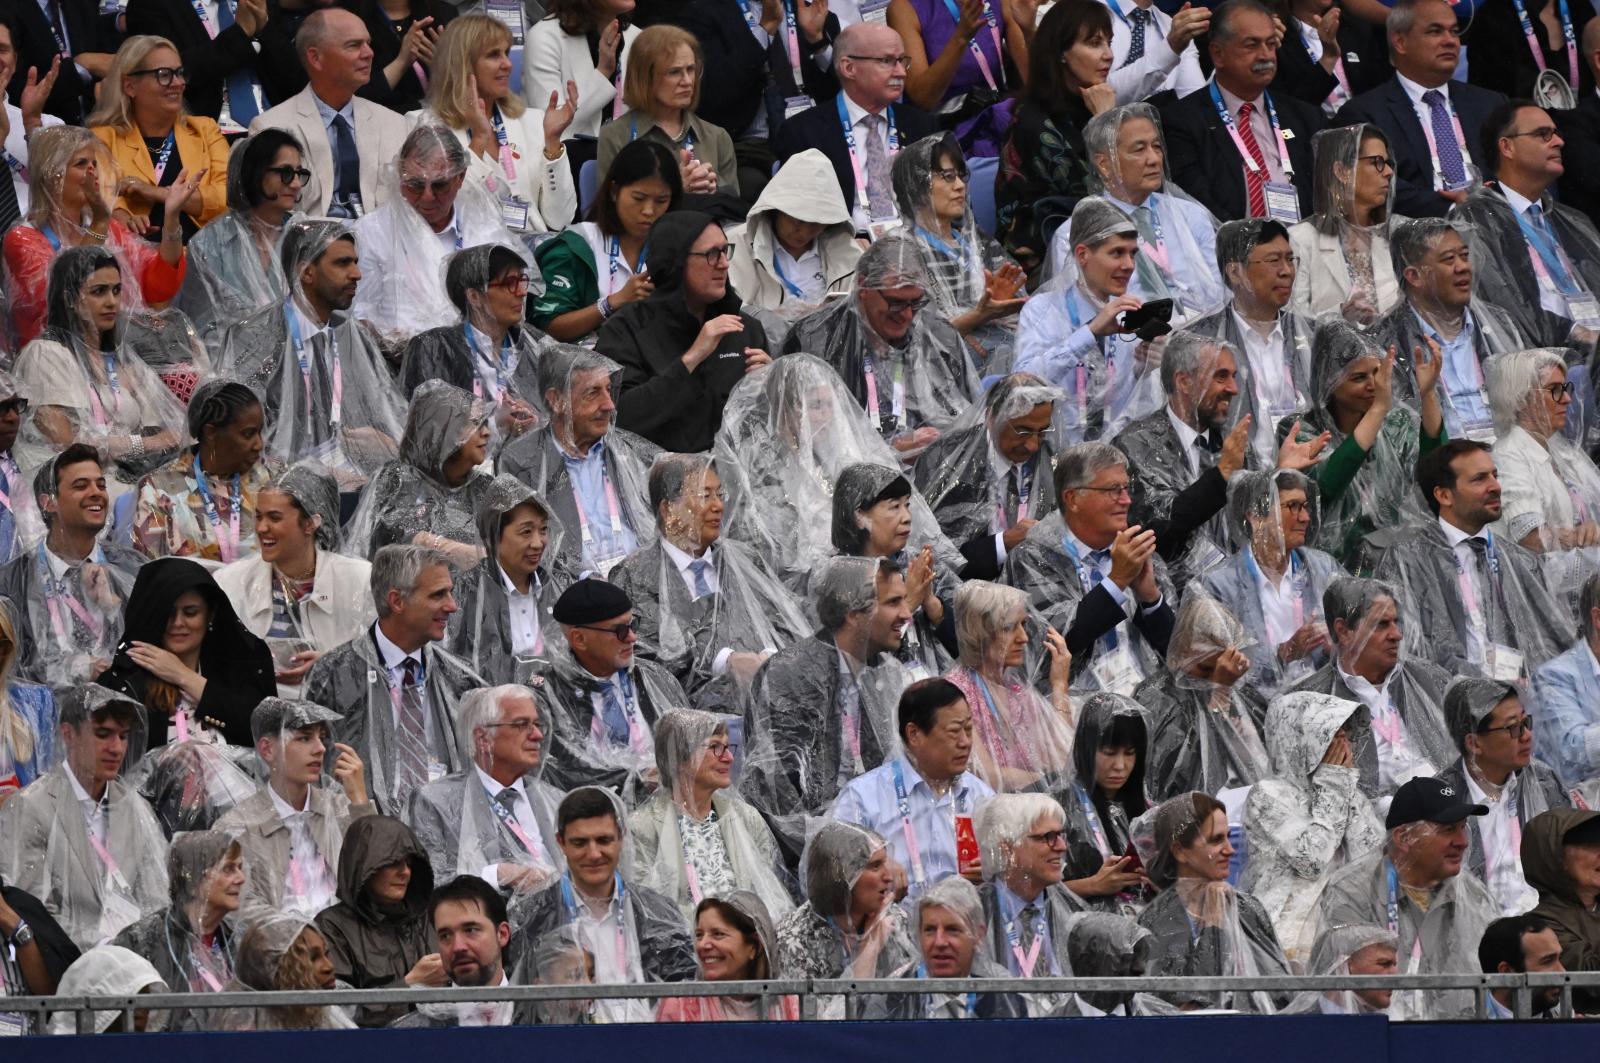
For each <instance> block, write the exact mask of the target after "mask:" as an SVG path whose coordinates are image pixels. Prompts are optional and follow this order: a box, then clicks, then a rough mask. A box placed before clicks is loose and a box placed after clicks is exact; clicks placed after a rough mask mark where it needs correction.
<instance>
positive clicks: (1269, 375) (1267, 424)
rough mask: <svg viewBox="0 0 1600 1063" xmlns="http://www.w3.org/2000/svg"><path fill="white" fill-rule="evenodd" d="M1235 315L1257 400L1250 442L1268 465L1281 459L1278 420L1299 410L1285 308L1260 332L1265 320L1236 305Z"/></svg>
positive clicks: (1254, 397)
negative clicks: (1288, 347)
mask: <svg viewBox="0 0 1600 1063" xmlns="http://www.w3.org/2000/svg"><path fill="white" fill-rule="evenodd" d="M1228 312H1229V313H1230V314H1232V315H1233V320H1234V324H1235V326H1236V327H1237V328H1238V329H1239V338H1240V339H1241V340H1242V341H1243V343H1244V358H1245V363H1246V365H1247V366H1248V367H1249V372H1250V390H1251V391H1252V392H1254V394H1253V395H1252V396H1251V397H1252V399H1253V400H1254V401H1255V408H1256V417H1255V424H1254V429H1253V431H1252V432H1251V436H1252V438H1251V440H1250V445H1251V446H1252V447H1253V448H1254V449H1255V452H1256V456H1257V457H1258V458H1260V459H1261V460H1262V463H1263V464H1265V465H1267V466H1268V467H1270V466H1273V465H1276V464H1277V459H1278V434H1277V433H1278V421H1279V420H1280V419H1281V418H1284V417H1287V416H1289V415H1290V414H1292V413H1294V412H1295V411H1296V410H1298V409H1300V407H1301V402H1300V392H1299V391H1298V390H1297V389H1296V388H1295V386H1294V373H1293V372H1292V371H1291V369H1290V368H1289V360H1290V358H1291V356H1292V352H1290V351H1288V350H1286V349H1285V340H1286V337H1285V336H1284V332H1283V311H1282V310H1280V311H1278V316H1277V317H1276V318H1275V319H1273V322H1272V327H1271V328H1270V329H1268V330H1267V331H1266V332H1264V333H1263V332H1262V331H1261V325H1262V324H1263V322H1257V321H1252V320H1251V319H1250V318H1247V317H1245V316H1244V315H1243V314H1241V313H1239V311H1238V308H1237V307H1236V306H1235V307H1233V308H1231V309H1229V311H1228Z"/></svg>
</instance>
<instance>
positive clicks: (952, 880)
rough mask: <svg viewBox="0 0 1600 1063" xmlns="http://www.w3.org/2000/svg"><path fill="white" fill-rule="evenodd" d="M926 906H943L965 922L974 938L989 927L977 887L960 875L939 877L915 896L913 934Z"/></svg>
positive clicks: (920, 923)
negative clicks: (915, 918) (915, 921)
mask: <svg viewBox="0 0 1600 1063" xmlns="http://www.w3.org/2000/svg"><path fill="white" fill-rule="evenodd" d="M928 908H944V909H945V910H947V911H950V912H953V913H955V915H956V916H957V918H959V919H960V920H961V921H962V922H963V923H965V924H967V929H968V930H969V931H970V932H971V933H972V936H973V937H975V938H981V937H983V932H984V931H985V930H987V929H988V927H989V920H988V919H987V918H986V917H985V916H984V914H983V901H982V899H981V898H979V896H978V887H976V886H974V885H973V884H972V883H970V882H968V881H967V880H966V879H964V878H962V877H961V876H960V875H950V876H948V877H946V878H942V879H940V880H939V881H938V882H935V883H934V884H933V885H931V886H929V887H928V888H927V890H925V891H924V892H923V894H922V896H920V897H918V898H917V911H916V917H917V927H913V928H912V933H913V934H915V933H916V931H917V928H918V927H920V926H921V925H922V913H923V911H924V910H925V909H928Z"/></svg>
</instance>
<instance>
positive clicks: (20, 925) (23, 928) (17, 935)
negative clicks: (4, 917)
mask: <svg viewBox="0 0 1600 1063" xmlns="http://www.w3.org/2000/svg"><path fill="white" fill-rule="evenodd" d="M32 940H33V927H31V926H29V925H28V921H27V920H26V919H19V920H18V921H17V928H16V929H15V930H13V931H12V932H11V944H12V945H13V946H15V947H16V948H19V949H20V948H21V947H22V946H24V945H26V944H27V943H28V942H30V941H32Z"/></svg>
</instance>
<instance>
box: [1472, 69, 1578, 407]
mask: <svg viewBox="0 0 1600 1063" xmlns="http://www.w3.org/2000/svg"><path fill="white" fill-rule="evenodd" d="M1565 145H1566V141H1564V140H1563V139H1562V137H1561V134H1560V132H1558V131H1557V129H1556V123H1555V120H1554V119H1553V118H1551V116H1550V112H1548V111H1546V110H1545V109H1544V108H1542V107H1538V106H1535V105H1534V104H1531V103H1529V102H1528V101H1526V100H1512V101H1510V102H1509V103H1505V104H1501V105H1500V106H1499V107H1496V108H1495V109H1494V110H1493V111H1491V112H1490V114H1489V117H1488V119H1487V120H1486V121H1485V122H1484V127H1483V150H1482V152H1481V153H1480V154H1481V155H1482V158H1483V169H1484V175H1485V183H1484V185H1483V186H1482V187H1480V188H1475V189H1473V190H1472V192H1471V194H1469V195H1468V196H1467V201H1466V203H1465V204H1464V205H1463V206H1462V207H1461V209H1460V210H1459V211H1458V212H1457V213H1458V214H1459V215H1460V219H1459V220H1460V221H1463V222H1467V223H1470V225H1471V227H1472V230H1474V231H1475V232H1476V234H1477V236H1478V237H1479V238H1478V239H1475V240H1474V241H1473V246H1474V249H1475V250H1479V251H1480V253H1479V256H1478V257H1479V258H1480V259H1481V260H1482V261H1480V262H1479V263H1478V270H1479V284H1480V285H1481V287H1482V293H1483V297H1484V298H1485V299H1487V300H1489V301H1490V302H1493V303H1495V304H1496V305H1498V306H1501V307H1504V308H1505V310H1506V312H1507V313H1509V314H1510V315H1511V318H1512V320H1513V321H1515V322H1516V323H1517V324H1518V325H1519V326H1520V327H1521V328H1522V331H1523V332H1524V333H1525V334H1527V335H1528V337H1529V338H1531V339H1532V340H1533V341H1534V342H1535V343H1537V344H1541V345H1548V346H1568V345H1571V346H1576V347H1579V348H1581V349H1587V348H1591V347H1592V346H1593V344H1594V341H1595V338H1596V336H1597V335H1600V232H1597V231H1596V230H1595V227H1594V223H1593V222H1591V221H1590V220H1589V219H1588V218H1586V217H1584V216H1583V215H1582V214H1580V213H1579V212H1578V211H1576V210H1573V209H1572V208H1571V207H1568V206H1564V205H1562V204H1560V203H1557V202H1556V201H1555V198H1554V197H1553V196H1552V195H1551V190H1552V189H1553V188H1554V187H1555V184H1556V182H1557V181H1558V180H1560V179H1561V178H1562V176H1563V175H1564V174H1565V173H1566V172H1567V167H1566V165H1565V164H1564V162H1563V156H1562V150H1563V148H1564V147H1565ZM1480 249H1481V250H1480ZM1552 317H1554V318H1556V319H1558V322H1557V323H1556V324H1555V325H1552V324H1551V318H1552ZM1562 325H1564V326H1565V329H1564V330H1563V328H1562V327H1561V326H1562ZM1585 392H1592V388H1589V389H1585V391H1580V393H1579V400H1578V401H1579V403H1580V405H1581V406H1582V407H1592V405H1593V396H1592V394H1586V393H1585Z"/></svg>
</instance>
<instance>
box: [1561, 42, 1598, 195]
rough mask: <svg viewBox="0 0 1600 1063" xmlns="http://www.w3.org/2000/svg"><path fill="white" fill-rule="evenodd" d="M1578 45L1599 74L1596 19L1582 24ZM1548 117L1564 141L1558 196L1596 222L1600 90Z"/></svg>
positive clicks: (1593, 69) (1582, 97)
mask: <svg viewBox="0 0 1600 1063" xmlns="http://www.w3.org/2000/svg"><path fill="white" fill-rule="evenodd" d="M1579 47H1580V49H1581V50H1582V52H1583V61H1584V62H1585V63H1587V64H1588V66H1589V71H1590V73H1591V74H1594V75H1596V77H1597V78H1600V19H1590V20H1589V22H1588V23H1587V24H1586V25H1585V26H1584V27H1583V39H1582V41H1581V42H1580V45H1579ZM1551 117H1552V118H1554V119H1555V120H1556V125H1558V126H1559V127H1560V128H1561V138H1562V139H1563V140H1565V141H1566V146H1565V147H1564V148H1563V155H1562V159H1563V161H1564V162H1565V163H1566V172H1565V173H1563V174H1562V175H1561V184H1560V192H1559V198H1560V200H1561V202H1563V203H1565V204H1566V205H1567V206H1569V207H1572V208H1573V209H1574V210H1579V211H1582V212H1583V213H1584V214H1585V215H1587V216H1588V218H1589V220H1590V221H1592V222H1594V223H1595V224H1596V225H1600V92H1590V93H1585V94H1584V95H1582V96H1580V97H1578V106H1576V107H1574V108H1573V109H1572V110H1570V111H1552V112H1551Z"/></svg>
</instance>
